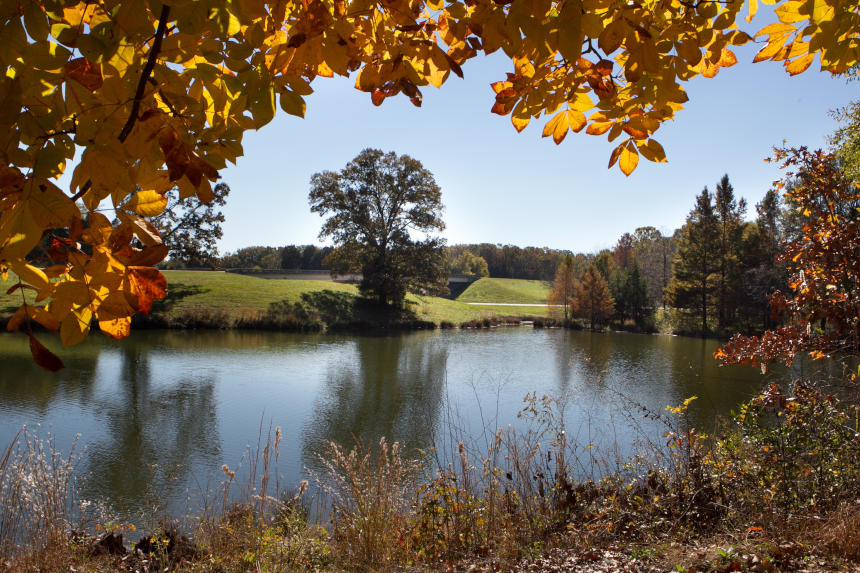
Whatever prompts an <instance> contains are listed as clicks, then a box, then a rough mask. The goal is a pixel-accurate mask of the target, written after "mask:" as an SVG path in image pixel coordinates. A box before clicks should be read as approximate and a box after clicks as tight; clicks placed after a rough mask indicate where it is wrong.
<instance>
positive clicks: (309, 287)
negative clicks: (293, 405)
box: [0, 271, 548, 324]
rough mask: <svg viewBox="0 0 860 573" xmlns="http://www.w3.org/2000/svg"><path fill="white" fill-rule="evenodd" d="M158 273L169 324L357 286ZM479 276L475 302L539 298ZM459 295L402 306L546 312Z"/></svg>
mask: <svg viewBox="0 0 860 573" xmlns="http://www.w3.org/2000/svg"><path fill="white" fill-rule="evenodd" d="M163 272H164V275H165V277H166V278H167V285H168V295H167V298H166V299H164V300H161V301H156V302H155V304H154V305H153V308H152V311H151V313H150V314H151V317H152V318H154V319H162V320H161V321H159V322H167V323H170V324H181V323H182V322H183V321H184V320H185V319H183V317H191V318H193V317H200V316H215V317H217V321H218V322H220V323H224V324H231V323H235V322H237V321H241V320H249V319H250V320H253V319H254V318H255V317H258V316H260V315H261V314H262V313H265V312H266V311H267V310H269V309H270V305H272V304H273V303H276V304H277V303H289V304H293V303H299V302H302V301H308V300H312V301H316V303H317V304H318V303H319V301H320V300H323V303H327V304H330V305H335V306H336V305H338V304H341V305H342V304H344V303H345V304H347V305H348V304H351V303H353V302H355V300H356V299H357V297H358V289H357V288H356V287H355V286H354V285H349V284H342V283H337V282H333V281H311V280H277V279H265V278H261V277H258V276H250V275H240V274H234V273H224V272H218V271H163ZM16 281H17V279H16V278H15V277H14V276H13V275H12V274H11V273H10V276H9V280H7V281H6V282H3V283H0V287H2V289H3V290H2V291H0V319H8V318H9V317H10V316H11V315H12V313H13V312H14V311H15V310H16V309H17V307H18V306H19V305H20V304H21V295H20V293H19V292H16V293H13V294H12V295H7V294H5V293H6V290H7V289H8V288H9V287H10V286H12V285H13V284H14V283H15V282H16ZM484 281H488V283H489V285H490V286H491V288H490V289H489V291H491V292H492V293H493V294H492V296H485V297H484V299H483V300H480V299H479V300H478V301H479V302H526V303H529V302H531V301H535V302H537V303H540V302H543V301H542V300H540V295H539V294H538V293H540V292H542V291H541V285H542V284H543V283H541V282H540V281H516V280H511V279H481V280H480V281H478V282H476V283H475V284H478V283H481V282H484ZM517 283H534V284H533V285H532V284H525V285H517ZM497 285H505V288H504V289H503V288H498V286H497ZM474 286H475V285H472V287H474ZM470 288H471V287H470ZM505 292H510V293H517V294H512V295H510V296H508V297H507V298H506V296H507V295H504V294H502V293H505ZM519 293H531V295H530V296H531V298H528V299H526V300H523V298H524V295H522V294H519ZM464 294H465V293H464ZM493 297H495V298H493ZM544 297H545V295H544ZM462 298H463V297H462V296H461V297H460V299H458V300H449V299H445V298H439V297H432V296H418V295H409V297H408V298H407V301H408V303H409V305H408V308H409V310H411V311H412V312H413V313H415V318H416V319H418V320H427V321H431V322H434V323H436V324H439V323H440V322H450V323H453V324H460V323H463V322H469V321H474V320H482V319H485V318H489V319H493V318H499V317H523V318H527V317H544V316H547V310H548V309H547V308H546V307H512V306H471V305H468V304H465V302H463V300H462ZM489 299H492V300H489ZM28 302H31V303H32V302H33V301H32V296H29V295H28ZM212 320H213V321H214V319H212ZM192 322H193V321H192ZM213 323H214V322H213Z"/></svg>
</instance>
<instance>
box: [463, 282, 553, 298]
mask: <svg viewBox="0 0 860 573" xmlns="http://www.w3.org/2000/svg"><path fill="white" fill-rule="evenodd" d="M550 286H551V285H550V283H548V282H545V281H527V280H522V279H493V278H484V279H478V280H477V281H475V282H473V283H472V284H471V285H469V288H467V289H466V290H464V291H463V293H462V294H461V295H460V296H458V297H457V300H458V301H460V302H501V303H517V302H518V303H523V304H546V298H547V295H548V294H549V289H550Z"/></svg>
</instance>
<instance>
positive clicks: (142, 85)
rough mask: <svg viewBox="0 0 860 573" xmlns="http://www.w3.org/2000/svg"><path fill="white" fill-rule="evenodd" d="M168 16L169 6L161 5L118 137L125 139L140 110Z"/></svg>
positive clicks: (159, 49)
mask: <svg viewBox="0 0 860 573" xmlns="http://www.w3.org/2000/svg"><path fill="white" fill-rule="evenodd" d="M169 17H170V6H168V5H167V4H163V5H162V6H161V15H160V16H159V17H158V28H157V29H156V30H155V40H154V41H153V42H152V48H151V49H150V50H149V58H147V60H146V65H145V66H144V67H143V72H142V73H141V75H140V80H139V81H138V82H137V92H135V94H134V101H133V102H132V104H131V115H129V116H128V121H126V122H125V125H124V126H123V128H122V131H120V132H119V137H118V139H119V140H120V141H125V140H126V138H127V137H128V136H129V134H130V133H131V130H132V128H133V127H134V124H135V122H136V121H137V113H138V111H140V102H141V100H143V94H144V92H145V91H146V82H147V81H148V80H149V76H150V74H152V70H153V68H155V60H156V59H158V52H160V51H161V40H162V39H164V33H165V31H166V30H167V19H168V18H169Z"/></svg>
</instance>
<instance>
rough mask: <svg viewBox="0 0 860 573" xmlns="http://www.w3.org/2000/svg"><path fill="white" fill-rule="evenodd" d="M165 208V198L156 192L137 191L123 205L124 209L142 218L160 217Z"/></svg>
mask: <svg viewBox="0 0 860 573" xmlns="http://www.w3.org/2000/svg"><path fill="white" fill-rule="evenodd" d="M165 207H167V197H165V196H164V195H162V194H161V193H159V192H157V191H148V190H147V191H138V192H137V193H135V194H134V195H132V196H131V197H130V198H129V199H128V201H126V202H125V204H123V208H124V209H128V210H129V211H134V212H135V213H137V214H138V215H142V216H144V217H155V216H156V215H160V214H161V213H162V212H163V211H164V208H165Z"/></svg>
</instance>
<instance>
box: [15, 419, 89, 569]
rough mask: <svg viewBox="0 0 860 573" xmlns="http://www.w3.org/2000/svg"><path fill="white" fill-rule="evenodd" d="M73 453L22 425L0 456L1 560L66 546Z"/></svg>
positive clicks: (68, 530) (71, 497) (51, 438)
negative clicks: (63, 450)
mask: <svg viewBox="0 0 860 573" xmlns="http://www.w3.org/2000/svg"><path fill="white" fill-rule="evenodd" d="M74 461H75V454H74V448H73V449H72V452H70V453H69V454H68V455H66V456H64V455H63V454H62V453H61V452H59V451H58V450H57V448H56V447H55V443H54V439H53V437H48V439H47V440H45V441H43V440H40V439H39V437H38V436H37V435H36V434H34V433H32V432H30V431H29V430H28V429H27V428H24V429H22V430H21V431H20V432H19V433H18V435H17V436H16V437H15V439H14V440H13V441H12V443H11V444H10V445H9V446H8V448H6V450H5V451H4V452H3V454H2V458H0V563H5V562H12V561H14V560H15V559H17V558H18V557H19V556H21V555H25V554H38V553H42V552H44V551H45V550H46V549H47V548H49V547H52V546H56V545H65V544H66V542H67V540H68V538H69V534H70V528H69V523H70V516H71V509H72V507H71V502H72V500H73V499H74V495H73V491H72V487H73V483H72V470H73V467H74Z"/></svg>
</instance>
